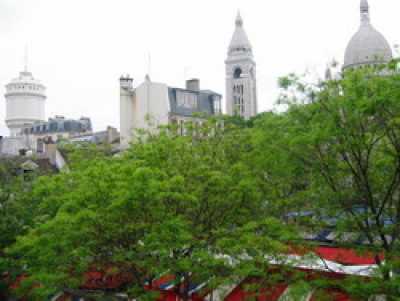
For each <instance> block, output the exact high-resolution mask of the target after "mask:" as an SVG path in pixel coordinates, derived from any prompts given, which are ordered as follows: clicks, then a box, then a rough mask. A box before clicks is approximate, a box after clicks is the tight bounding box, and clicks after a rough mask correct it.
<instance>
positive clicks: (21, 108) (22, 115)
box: [5, 68, 46, 136]
mask: <svg viewBox="0 0 400 301" xmlns="http://www.w3.org/2000/svg"><path fill="white" fill-rule="evenodd" d="M5 98H6V124H7V127H8V128H9V129H10V135H11V136H19V135H21V130H22V129H24V128H25V127H28V126H31V125H32V124H34V123H35V122H41V121H45V101H46V87H45V86H44V85H43V84H41V83H40V81H38V80H36V79H35V78H34V77H33V76H32V73H30V72H28V70H27V68H25V70H24V71H23V72H21V73H20V74H19V77H18V78H15V79H13V80H12V81H11V82H10V83H9V84H8V85H6V94H5Z"/></svg>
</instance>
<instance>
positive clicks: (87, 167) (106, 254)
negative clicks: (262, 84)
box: [0, 65, 400, 300]
mask: <svg viewBox="0 0 400 301" xmlns="http://www.w3.org/2000/svg"><path fill="white" fill-rule="evenodd" d="M393 66H394V65H393ZM390 68H392V65H390V66H386V68H382V67H374V68H364V69H358V70H353V71H349V72H346V74H345V75H344V76H343V77H342V78H340V79H335V80H329V81H327V82H324V81H319V82H318V83H316V84H309V83H308V82H307V80H306V79H305V78H304V77H300V76H297V75H294V74H292V75H289V76H288V77H286V78H282V79H281V80H280V85H281V86H282V89H283V90H282V96H281V98H280V101H279V103H280V104H284V105H285V106H287V108H288V109H287V111H285V112H282V113H273V112H268V113H264V114H260V115H259V116H256V117H255V118H253V119H252V120H250V121H246V120H243V119H241V118H238V117H223V118H221V119H220V118H216V119H209V120H206V119H203V123H202V124H201V125H199V124H195V123H193V124H188V125H187V127H186V129H185V135H184V136H182V135H180V134H179V133H178V129H177V127H174V126H170V127H167V128H160V129H159V131H157V133H155V132H151V133H146V132H143V131H142V132H141V133H139V135H138V136H137V139H136V141H135V143H134V144H133V145H132V146H131V147H130V148H129V149H128V150H127V151H126V152H124V153H122V154H119V155H118V156H113V155H112V152H111V150H110V149H109V148H107V147H106V146H103V147H100V148H99V147H95V146H91V145H85V144H82V145H79V146H78V147H74V146H71V145H65V146H64V147H63V149H62V152H63V153H64V154H65V155H66V157H67V158H68V161H69V167H70V168H69V172H66V173H60V174H57V175H54V176H43V177H40V178H39V179H38V180H36V181H35V182H34V183H35V184H34V185H33V188H29V189H27V188H26V184H24V185H23V187H24V188H23V189H20V187H19V186H18V185H19V184H18V183H19V182H18V180H16V179H17V178H18V177H12V176H11V177H10V175H9V174H6V176H5V177H4V179H8V180H6V183H7V184H3V183H1V182H0V183H1V185H3V186H0V200H1V202H2V204H6V206H4V205H3V207H1V208H0V209H3V208H9V209H7V212H8V214H7V215H6V216H7V218H9V219H11V220H12V219H14V222H11V223H10V222H8V223H4V224H3V223H2V221H1V220H0V227H3V228H2V229H5V231H6V233H7V235H3V236H2V238H1V241H0V246H1V247H2V248H3V252H4V249H5V248H8V247H9V246H10V244H12V247H11V248H8V251H7V252H6V254H7V256H8V257H7V258H8V259H7V260H10V259H15V261H13V263H14V266H16V267H23V268H24V269H23V270H22V271H23V273H24V274H26V275H28V276H29V277H28V278H27V280H26V281H24V282H23V285H22V286H21V289H20V292H19V293H20V294H29V296H30V298H31V299H32V300H43V298H45V297H47V296H49V295H53V294H54V293H56V292H59V291H62V290H66V289H67V290H74V291H77V292H79V293H80V294H84V293H85V292H84V291H83V290H82V288H84V285H83V284H84V283H85V281H86V279H85V275H86V273H87V272H88V271H92V270H96V271H97V270H100V271H103V272H104V273H112V274H115V275H130V276H131V279H130V281H127V282H124V283H121V285H120V286H119V288H118V290H119V291H122V292H126V293H127V294H128V295H129V296H130V297H134V298H141V299H142V300H145V299H146V300H154V299H155V298H156V297H155V295H154V294H157V293H156V292H155V291H151V289H152V288H154V285H155V280H156V279H158V278H159V277H160V275H165V274H168V275H170V276H172V277H173V279H175V284H176V286H175V293H176V294H177V295H178V296H179V297H180V299H182V300H188V299H189V297H190V296H189V291H190V287H192V285H193V284H201V283H207V287H208V288H209V289H212V288H216V287H220V286H221V285H225V284H232V283H237V282H238V281H240V280H242V279H243V278H246V277H249V276H251V277H254V278H256V279H258V282H257V283H258V285H255V284H253V283H251V284H250V286H251V287H249V289H251V290H254V292H255V293H256V294H258V293H260V294H261V293H262V292H263V289H265V288H266V287H271V286H272V285H274V284H276V283H290V284H291V285H293V290H291V293H292V294H293V295H294V298H295V299H296V298H297V299H299V298H301V297H302V296H304V295H305V292H306V291H309V290H311V289H313V290H315V292H316V294H317V295H318V298H319V299H321V300H329V296H326V295H327V294H329V291H330V289H338V290H345V291H347V292H349V293H350V294H351V295H352V296H354V297H355V298H359V299H360V300H366V299H368V297H369V296H371V295H374V294H375V295H386V296H387V297H388V299H389V300H390V298H392V299H393V300H395V298H397V297H398V296H399V295H400V292H399V287H400V285H399V277H398V271H399V268H400V262H399V258H400V256H399V254H400V253H399V237H400V223H399V217H400V201H399V197H400V119H399V116H400V101H399V99H400V86H399V83H400V75H399V74H398V73H395V72H393V69H390ZM393 68H394V67H393ZM1 172H2V169H1V165H0V173H1ZM1 179H3V177H2V178H1ZM1 179H0V181H1ZM16 191H20V192H21V193H16ZM5 196H6V197H5ZM4 200H6V201H4ZM10 200H11V201H10ZM15 200H18V201H15ZM2 212H5V210H3V211H0V213H2ZM10 212H12V214H10ZM293 212H297V213H302V212H308V214H304V215H302V214H299V216H298V217H296V218H290V213H293ZM310 213H311V214H310ZM21 217H22V218H21ZM21 220H22V221H23V223H22V224H21V225H18V223H19V222H20V221H21ZM16 221H18V223H17V222H16ZM7 227H8V228H7ZM327 228H329V229H331V230H334V231H335V233H336V235H337V238H336V239H337V243H338V245H340V246H344V247H349V248H352V249H355V250H356V251H357V252H359V253H360V254H368V255H370V254H373V255H374V256H375V260H376V264H377V265H378V267H379V268H378V269H377V271H376V274H375V275H374V277H370V278H362V277H348V278H345V279H342V280H330V279H322V280H321V279H317V280H312V281H311V280H309V279H307V277H306V275H305V273H301V272H298V273H296V272H295V271H293V268H292V267H293V264H295V262H293V260H290V261H289V260H288V256H286V255H287V254H288V253H290V252H291V251H292V250H293V248H298V247H299V246H301V245H303V246H304V245H305V242H304V241H302V235H304V234H307V233H315V232H316V231H320V230H322V229H327ZM16 236H19V237H18V239H17V242H16V243H14V242H15V239H16ZM351 237H355V238H356V239H357V240H358V241H362V242H363V243H362V244H360V243H358V244H354V240H350V239H349V238H351ZM1 244H2V245H1ZM305 247H307V245H305ZM1 251H2V249H1V248H0V252H1ZM381 255H384V256H385V260H381V258H382V256H381ZM10 256H11V257H10ZM2 265H3V266H10V265H9V263H5V261H4V260H3V262H2V261H0V267H1V266H2ZM277 265H279V270H278V272H276V271H277V269H276V266H277ZM20 271H21V270H20ZM270 271H274V273H270ZM145 286H147V288H148V289H150V291H149V290H145V289H144V287H145ZM105 291H106V289H104V288H103V289H102V288H99V291H98V292H96V294H97V295H98V296H99V298H103V297H104V296H106V295H107V293H109V292H105ZM327 292H328V293H327ZM107 296H108V295H107ZM35 298H36V299H35Z"/></svg>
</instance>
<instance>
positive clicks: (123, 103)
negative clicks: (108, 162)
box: [119, 75, 134, 148]
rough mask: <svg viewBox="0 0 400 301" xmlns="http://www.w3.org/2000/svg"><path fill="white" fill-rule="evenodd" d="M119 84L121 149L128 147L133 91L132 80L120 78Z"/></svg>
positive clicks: (131, 121) (130, 132)
mask: <svg viewBox="0 0 400 301" xmlns="http://www.w3.org/2000/svg"><path fill="white" fill-rule="evenodd" d="M119 83H120V135H121V136H120V137H121V147H123V148H126V147H128V146H129V142H130V140H131V138H130V137H131V136H132V131H133V105H134V91H133V79H132V78H131V77H129V75H127V76H121V78H120V79H119Z"/></svg>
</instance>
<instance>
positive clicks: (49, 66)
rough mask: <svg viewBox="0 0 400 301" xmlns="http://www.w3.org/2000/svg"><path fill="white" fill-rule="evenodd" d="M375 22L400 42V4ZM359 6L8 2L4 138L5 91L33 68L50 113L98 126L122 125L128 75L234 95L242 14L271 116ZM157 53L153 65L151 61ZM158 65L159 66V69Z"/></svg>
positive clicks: (249, 0)
mask: <svg viewBox="0 0 400 301" xmlns="http://www.w3.org/2000/svg"><path fill="white" fill-rule="evenodd" d="M369 1H370V6H371V18H372V23H373V24H374V26H375V27H376V28H377V29H378V30H379V31H381V32H382V33H383V34H384V35H385V36H386V38H387V39H388V41H389V43H390V44H391V45H395V44H396V43H398V42H399V41H400V36H399V34H398V28H400V18H399V17H398V12H399V11H400V1H399V0H369ZM359 2H360V1H359V0H302V1H296V0H279V1H269V0H268V1H260V0H246V1H244V0H201V1H200V0H0V93H1V98H2V101H1V106H0V134H3V135H4V134H7V133H8V130H7V129H6V127H5V124H4V117H5V101H4V97H3V95H4V91H5V89H4V85H6V84H7V83H8V82H9V81H10V80H11V79H12V78H14V77H16V76H17V75H18V72H19V71H21V70H22V69H23V62H24V59H23V58H24V48H25V45H26V44H27V45H28V46H29V70H30V71H32V72H33V74H34V76H35V77H36V78H38V79H40V80H41V81H42V82H43V83H44V84H45V85H46V86H47V88H48V90H47V95H48V99H47V105H46V111H47V117H51V116H54V115H55V114H58V115H64V116H66V117H72V118H79V117H81V116H88V117H90V118H91V119H92V122H93V124H94V127H95V129H96V130H101V129H104V128H105V127H106V126H107V125H112V126H116V127H119V83H118V78H119V76H120V75H121V74H122V73H124V74H125V73H129V74H130V75H131V76H133V77H134V80H135V84H139V83H140V82H141V81H142V80H143V79H144V76H145V74H146V73H147V72H148V70H149V69H150V76H151V79H152V80H153V81H158V82H164V83H167V84H168V85H169V86H177V87H181V86H183V85H184V80H185V76H186V77H187V78H189V77H198V78H200V79H201V86H202V88H204V89H212V90H215V91H217V92H220V93H222V94H225V74H224V70H225V69H224V60H225V58H226V53H227V47H228V45H229V42H230V39H231V37H232V34H233V31H234V20H235V17H236V13H237V10H238V9H240V11H241V14H242V16H243V19H244V27H245V30H246V31H247V34H248V36H249V38H250V41H251V43H252V45H253V51H254V55H255V59H256V62H257V67H258V74H257V78H258V94H259V98H258V102H259V108H260V110H261V111H265V110H270V109H272V108H273V106H274V102H275V100H276V96H277V93H278V89H277V85H276V81H277V78H278V77H280V76H283V75H285V74H288V73H290V72H303V71H305V70H306V69H308V70H312V71H313V70H315V71H316V72H323V70H324V69H325V66H326V64H327V63H328V62H329V61H331V60H332V59H333V58H336V59H337V60H338V61H339V62H342V61H343V54H344V50H345V47H346V45H347V43H348V41H349V39H350V38H351V36H352V35H353V34H354V33H355V31H356V30H357V28H358V26H359ZM149 53H150V56H151V64H149V63H148V61H149V59H148V57H149ZM149 65H150V68H149Z"/></svg>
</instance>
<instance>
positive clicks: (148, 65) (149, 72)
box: [147, 51, 151, 77]
mask: <svg viewBox="0 0 400 301" xmlns="http://www.w3.org/2000/svg"><path fill="white" fill-rule="evenodd" d="M147 75H148V76H149V77H150V75H151V53H150V51H149V52H148V54H147Z"/></svg>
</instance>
